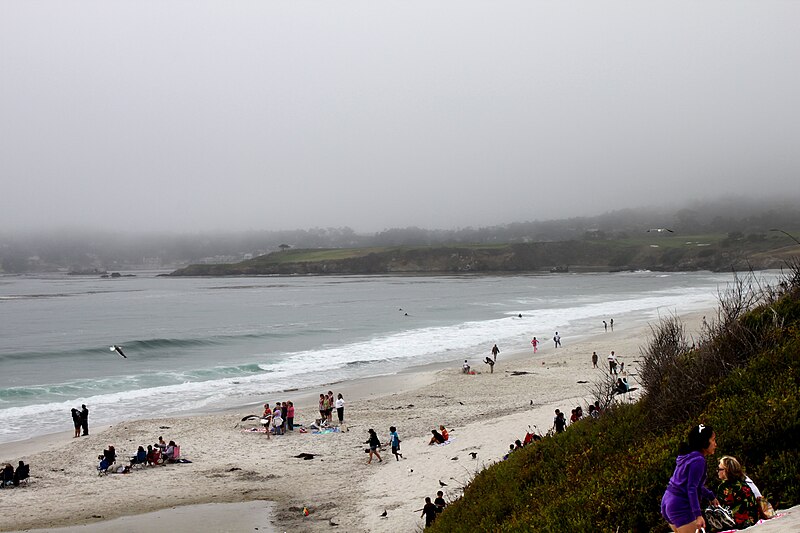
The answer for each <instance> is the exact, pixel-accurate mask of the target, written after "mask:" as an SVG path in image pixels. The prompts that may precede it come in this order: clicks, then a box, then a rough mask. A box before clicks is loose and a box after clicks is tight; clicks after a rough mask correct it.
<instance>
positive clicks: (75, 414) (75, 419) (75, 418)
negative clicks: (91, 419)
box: [72, 407, 81, 439]
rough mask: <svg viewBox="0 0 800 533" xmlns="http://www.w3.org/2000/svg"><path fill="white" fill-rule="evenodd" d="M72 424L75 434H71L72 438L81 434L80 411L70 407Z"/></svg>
mask: <svg viewBox="0 0 800 533" xmlns="http://www.w3.org/2000/svg"><path fill="white" fill-rule="evenodd" d="M72 425H73V426H75V435H73V436H72V438H73V439H74V438H75V437H80V436H81V412H80V411H78V410H77V409H75V408H74V407H73V408H72Z"/></svg>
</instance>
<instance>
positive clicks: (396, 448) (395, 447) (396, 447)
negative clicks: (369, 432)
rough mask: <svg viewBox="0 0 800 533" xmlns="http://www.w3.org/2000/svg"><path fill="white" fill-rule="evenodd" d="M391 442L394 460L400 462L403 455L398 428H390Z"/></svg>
mask: <svg viewBox="0 0 800 533" xmlns="http://www.w3.org/2000/svg"><path fill="white" fill-rule="evenodd" d="M389 442H390V443H391V444H392V453H393V454H394V458H395V459H397V460H398V461H399V460H400V458H401V457H403V454H402V453H400V435H398V434H397V428H396V427H394V426H391V427H390V428H389Z"/></svg>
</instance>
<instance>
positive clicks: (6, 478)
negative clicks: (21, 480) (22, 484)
mask: <svg viewBox="0 0 800 533" xmlns="http://www.w3.org/2000/svg"><path fill="white" fill-rule="evenodd" d="M13 484H14V467H13V466H11V463H6V465H5V466H4V467H3V486H4V487H10V486H12V485H13Z"/></svg>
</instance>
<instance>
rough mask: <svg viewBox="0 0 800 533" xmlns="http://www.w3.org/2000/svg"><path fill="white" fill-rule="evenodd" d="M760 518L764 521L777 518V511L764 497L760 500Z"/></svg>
mask: <svg viewBox="0 0 800 533" xmlns="http://www.w3.org/2000/svg"><path fill="white" fill-rule="evenodd" d="M758 516H759V517H760V518H763V519H764V520H769V519H770V518H775V509H773V508H772V504H771V503H769V501H768V500H767V499H766V498H764V497H761V498H759V499H758Z"/></svg>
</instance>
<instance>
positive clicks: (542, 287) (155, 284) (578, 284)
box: [0, 272, 776, 443]
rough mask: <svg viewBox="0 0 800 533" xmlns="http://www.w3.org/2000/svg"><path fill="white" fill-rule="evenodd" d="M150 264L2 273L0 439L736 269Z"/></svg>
mask: <svg viewBox="0 0 800 533" xmlns="http://www.w3.org/2000/svg"><path fill="white" fill-rule="evenodd" d="M157 274H158V273H157V272H137V273H136V275H135V276H134V277H122V278H109V279H100V278H89V277H76V276H67V275H50V276H1V277H0V443H1V442H10V441H16V440H21V439H25V438H29V437H34V436H38V435H42V434H46V433H52V432H55V431H68V430H71V428H72V420H71V417H70V409H71V408H72V407H78V408H80V404H82V403H85V404H87V406H89V409H90V411H91V416H90V423H91V425H102V424H109V423H114V422H118V421H120V420H125V419H133V418H143V417H152V416H154V415H159V416H160V415H169V414H180V413H186V412H188V411H197V410H207V411H213V410H215V409H220V408H224V407H229V406H233V405H242V404H246V403H250V402H260V401H262V400H269V399H271V398H270V397H269V396H270V394H272V393H276V392H278V391H283V390H286V389H295V388H304V387H313V386H317V385H322V384H325V383H330V382H333V381H339V380H345V379H352V378H359V377H366V376H376V375H386V374H392V373H396V372H399V371H401V370H403V369H406V368H409V367H413V366H417V365H421V364H427V363H432V362H444V361H455V360H460V359H473V360H475V359H476V358H477V359H478V360H482V359H483V357H484V356H485V355H487V354H488V353H489V351H490V349H491V347H492V345H493V344H494V343H497V344H498V346H499V347H500V349H501V351H506V352H514V351H522V350H526V349H530V340H531V338H532V337H533V336H537V337H538V338H539V339H540V340H542V341H543V343H544V344H543V346H549V342H548V341H549V340H550V339H552V337H553V334H554V332H555V331H558V332H559V333H560V334H561V337H562V342H563V343H564V344H566V343H569V342H574V341H575V340H578V339H580V338H583V337H585V336H588V335H592V334H597V333H600V332H602V327H603V326H602V321H603V320H606V321H608V320H609V319H611V318H613V319H614V321H615V325H618V326H621V325H633V324H637V325H639V324H644V323H646V322H648V321H654V320H657V319H658V317H659V316H666V315H669V314H672V313H679V314H683V313H688V312H692V311H697V310H701V309H707V308H709V307H713V306H714V305H715V303H716V301H717V298H718V295H719V292H720V291H721V290H724V289H725V287H726V286H727V284H728V283H729V282H731V281H732V279H733V276H732V274H724V273H723V274H720V273H710V272H693V273H656V272H627V273H613V274H607V273H597V274H541V275H496V276H488V275H482V276H481V275H459V276H447V275H442V276H325V277H252V278H168V277H158V276H157ZM775 275H776V273H772V274H763V276H771V277H772V278H773V279H774V277H775ZM520 314H521V315H522V317H521V318H520V317H519V315H520ZM643 341H644V339H643ZM112 345H119V346H121V347H122V349H123V351H124V353H125V354H126V355H127V359H123V358H122V357H120V356H118V355H117V354H116V353H115V352H113V351H112V350H110V347H111V346H112ZM476 362H477V361H476ZM282 396H283V397H285V395H282Z"/></svg>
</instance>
